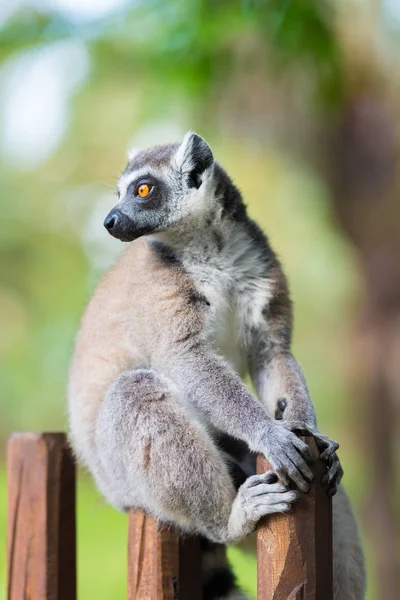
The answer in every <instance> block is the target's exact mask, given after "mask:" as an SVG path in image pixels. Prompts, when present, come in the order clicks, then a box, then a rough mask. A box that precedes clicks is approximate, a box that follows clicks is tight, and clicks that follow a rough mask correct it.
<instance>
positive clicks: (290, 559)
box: [7, 433, 332, 600]
mask: <svg viewBox="0 0 400 600" xmlns="http://www.w3.org/2000/svg"><path fill="white" fill-rule="evenodd" d="M307 442H308V443H309V445H310V447H311V448H312V450H313V451H314V452H316V447H315V443H314V441H313V440H312V439H307ZM315 465H316V466H315V469H316V474H317V477H316V482H317V483H315V484H313V485H312V486H311V490H310V492H309V493H308V494H305V495H303V496H302V497H301V499H300V500H299V502H298V503H297V504H296V507H295V510H294V511H293V512H292V513H291V514H287V515H273V516H271V517H269V518H268V519H266V520H265V522H261V523H260V525H259V527H258V531H257V579H258V593H257V598H258V600H289V599H290V600H332V525H331V524H332V507H331V500H330V499H329V498H328V497H327V496H326V494H325V493H324V491H323V490H322V489H321V487H320V485H319V483H318V481H319V480H320V479H321V475H322V471H321V469H322V465H321V464H320V463H319V461H317V462H316V463H315ZM268 468H269V465H268V462H267V461H266V460H265V459H264V458H263V457H259V459H258V465H257V469H258V472H260V473H262V472H264V471H266V470H267V469H268ZM7 470H8V528H7V558H8V579H7V581H8V583H7V600H76V593H77V592H76V528H75V523H76V518H75V517H76V513H75V510H76V507H75V465H74V461H73V459H72V456H71V454H70V451H69V449H68V444H67V441H66V437H65V435H64V434H62V433H42V434H35V433H23V434H14V435H13V436H12V437H11V439H10V441H9V444H8V454H7ZM127 597H128V600H176V599H179V600H201V598H202V593H201V550H200V546H199V543H198V540H197V539H196V538H195V537H191V538H183V539H180V537H179V535H178V533H177V532H176V531H174V530H173V529H171V528H161V529H160V528H158V527H157V526H156V523H155V522H154V520H153V519H152V518H151V517H150V516H148V515H145V514H144V513H142V512H141V511H131V513H130V515H129V536H128V582H127ZM83 600H92V599H91V598H90V599H83ZM110 600H112V599H110Z"/></svg>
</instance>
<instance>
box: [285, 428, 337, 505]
mask: <svg viewBox="0 0 400 600" xmlns="http://www.w3.org/2000/svg"><path fill="white" fill-rule="evenodd" d="M281 423H282V425H284V426H285V427H286V428H287V429H288V430H289V431H292V432H295V433H297V434H303V435H312V436H313V438H314V439H315V443H316V444H317V447H318V450H319V451H320V452H321V454H320V459H321V460H322V462H323V463H325V465H326V469H327V472H326V473H325V475H324V476H323V478H322V481H321V483H322V485H323V486H324V487H325V489H326V493H327V494H328V496H334V495H335V494H336V492H337V489H338V486H339V483H340V481H341V479H342V477H343V469H342V466H341V464H340V460H339V457H338V455H337V454H336V450H337V449H338V448H339V444H338V442H336V441H335V440H331V438H329V437H328V436H326V435H322V433H319V431H317V430H316V429H315V428H314V427H309V426H307V425H305V424H304V423H302V422H298V421H281Z"/></svg>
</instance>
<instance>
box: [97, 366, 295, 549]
mask: <svg viewBox="0 0 400 600" xmlns="http://www.w3.org/2000/svg"><path fill="white" fill-rule="evenodd" d="M95 435H96V445H97V453H98V463H97V465H96V467H95V468H94V469H93V471H94V475H95V478H96V480H97V483H98V485H99V487H100V489H101V490H102V492H103V493H104V495H105V496H106V498H107V499H108V500H109V501H110V502H111V503H112V504H113V505H114V506H116V507H117V508H119V509H127V508H129V507H140V508H143V509H144V510H147V511H149V512H150V513H151V514H153V515H154V516H155V517H156V518H157V519H159V520H160V521H162V522H170V523H174V524H176V525H178V526H179V527H180V528H182V529H184V530H186V531H193V532H198V533H201V534H203V535H204V536H206V537H207V538H208V539H210V540H212V541H215V542H221V543H227V544H230V543H234V542H236V541H238V540H240V539H242V538H243V537H245V536H246V535H248V534H249V533H250V532H251V531H253V530H254V528H255V525H256V523H257V521H258V520H259V519H260V518H261V517H262V516H264V515H267V514H270V513H275V512H284V511H287V510H289V509H290V504H291V503H292V502H294V501H295V499H296V498H297V494H296V493H295V492H293V491H288V490H287V489H286V488H285V487H284V486H283V485H282V484H280V483H276V476H275V474H274V473H271V472H269V473H266V474H263V475H254V476H253V477H250V478H248V479H247V480H246V481H245V483H243V485H241V486H240V488H239V490H238V492H237V493H236V491H235V488H234V485H233V483H232V481H231V478H230V475H229V471H228V468H227V466H226V464H225V462H224V461H223V460H222V458H221V455H220V454H219V452H218V450H217V448H216V446H215V445H214V444H213V442H212V440H211V438H210V436H209V435H208V434H207V433H206V431H205V429H203V428H202V427H201V426H200V425H198V424H196V423H193V422H191V421H190V420H189V418H188V415H187V414H186V413H185V411H184V409H183V408H182V406H181V405H180V403H179V398H178V392H177V390H176V388H174V386H173V384H172V383H171V382H170V381H169V380H167V379H166V378H164V377H162V376H161V375H158V374H157V373H156V372H154V371H151V370H144V369H141V370H132V371H127V372H125V373H123V374H122V375H120V376H119V377H118V379H117V380H116V381H115V382H114V383H113V384H112V385H111V387H110V389H109V391H108V393H107V394H106V397H105V399H104V401H103V404H102V406H101V408H100V410H99V414H98V418H97V423H96V432H95Z"/></svg>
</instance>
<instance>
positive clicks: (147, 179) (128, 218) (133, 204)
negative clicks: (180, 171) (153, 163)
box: [104, 174, 168, 242]
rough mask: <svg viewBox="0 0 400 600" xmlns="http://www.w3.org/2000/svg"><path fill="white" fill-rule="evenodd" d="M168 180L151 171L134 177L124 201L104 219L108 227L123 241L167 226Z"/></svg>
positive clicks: (105, 225)
mask: <svg viewBox="0 0 400 600" xmlns="http://www.w3.org/2000/svg"><path fill="white" fill-rule="evenodd" d="M167 200H168V189H167V186H166V184H165V183H164V182H163V181H162V180H160V179H157V178H155V177H154V176H152V175H150V174H148V175H145V176H141V177H140V178H138V179H135V180H134V181H132V182H131V183H130V184H129V186H128V188H127V190H126V194H125V196H124V199H123V200H122V202H118V204H117V206H116V207H114V208H113V209H112V210H111V211H110V212H109V214H108V215H107V217H106V218H105V220H104V227H105V228H106V229H107V231H108V232H109V233H110V234H111V235H112V236H114V237H116V238H117V239H119V240H121V241H122V242H132V241H133V240H135V239H137V238H139V237H141V236H142V235H146V234H149V233H154V232H155V231H160V230H162V229H165V227H166V226H167V216H168V202H167Z"/></svg>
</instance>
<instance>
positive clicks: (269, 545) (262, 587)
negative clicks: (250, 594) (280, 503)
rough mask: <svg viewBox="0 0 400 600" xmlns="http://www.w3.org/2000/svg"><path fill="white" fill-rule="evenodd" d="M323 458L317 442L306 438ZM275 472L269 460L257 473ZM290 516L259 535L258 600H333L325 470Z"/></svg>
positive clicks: (267, 523)
mask: <svg viewBox="0 0 400 600" xmlns="http://www.w3.org/2000/svg"><path fill="white" fill-rule="evenodd" d="M303 439H305V441H306V442H307V443H308V445H309V447H310V448H311V450H312V452H313V454H314V456H316V457H317V456H319V453H318V450H317V447H316V444H315V441H314V439H313V438H312V437H307V438H303ZM269 469H271V466H270V464H269V463H268V461H267V460H266V459H265V458H264V457H259V458H258V461H257V472H258V473H264V472H265V471H267V470H269ZM313 470H314V473H315V475H316V477H315V480H314V482H313V483H312V485H311V487H310V491H309V492H308V493H307V494H302V496H301V498H300V499H299V501H298V503H297V504H296V505H295V507H294V510H293V512H292V513H290V514H286V515H283V514H277V515H272V516H270V517H268V518H267V519H264V520H263V521H262V522H261V523H260V525H259V527H258V532H257V578H258V595H257V598H258V600H289V599H290V600H332V598H333V581H332V500H331V498H329V497H328V496H327V495H326V493H325V491H324V490H323V489H322V487H321V485H320V481H321V478H322V475H323V473H324V472H325V469H324V466H323V465H322V463H321V462H320V461H319V460H318V461H317V462H316V463H315V464H314V465H313Z"/></svg>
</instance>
